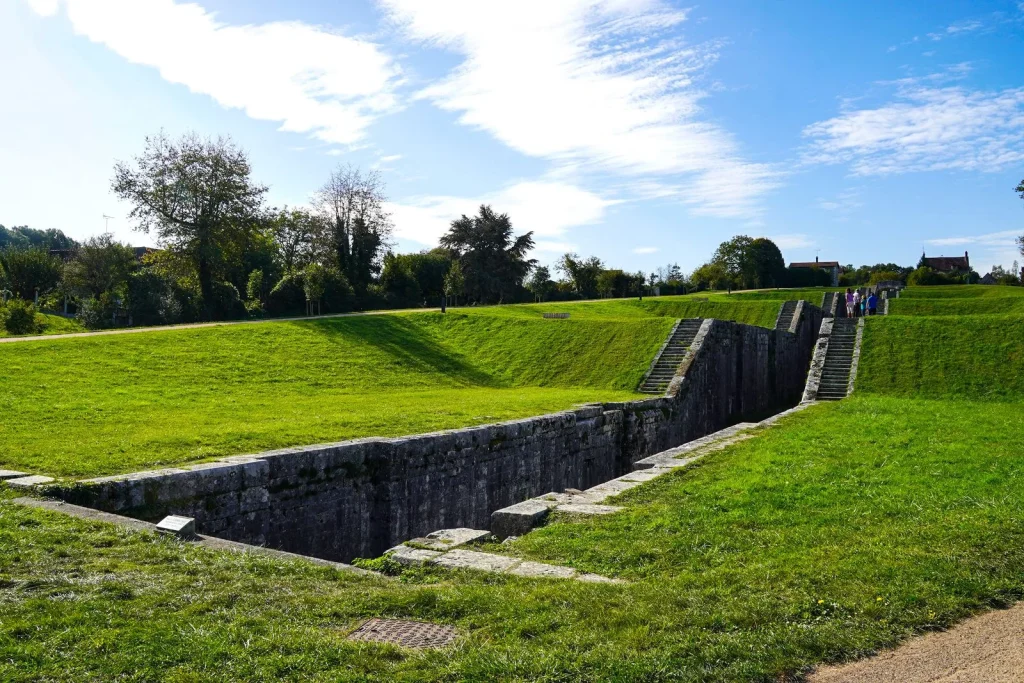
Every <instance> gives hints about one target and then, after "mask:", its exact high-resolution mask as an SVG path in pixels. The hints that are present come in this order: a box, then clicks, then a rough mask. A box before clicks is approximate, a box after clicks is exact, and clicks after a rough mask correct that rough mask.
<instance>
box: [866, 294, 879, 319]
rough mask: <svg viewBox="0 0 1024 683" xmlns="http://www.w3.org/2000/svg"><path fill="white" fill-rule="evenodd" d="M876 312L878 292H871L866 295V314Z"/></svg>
mask: <svg viewBox="0 0 1024 683" xmlns="http://www.w3.org/2000/svg"><path fill="white" fill-rule="evenodd" d="M876 313H878V294H876V293H875V292H871V296H869V297H868V315H875V314H876Z"/></svg>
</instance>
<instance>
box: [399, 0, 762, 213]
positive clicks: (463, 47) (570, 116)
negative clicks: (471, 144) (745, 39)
mask: <svg viewBox="0 0 1024 683" xmlns="http://www.w3.org/2000/svg"><path fill="white" fill-rule="evenodd" d="M381 3H382V4H383V6H384V7H385V8H386V9H387V10H388V11H389V13H390V16H391V17H392V18H393V19H394V21H395V22H396V23H397V24H398V25H400V26H401V27H403V29H404V31H405V32H406V34H407V35H408V36H410V37H411V38H412V39H413V40H417V41H420V42H422V43H424V44H426V45H429V46H437V47H441V48H443V49H446V50H449V51H451V52H454V53H457V54H460V55H462V57H463V61H462V63H461V64H460V65H459V66H458V67H457V68H455V69H454V70H453V71H452V72H451V73H450V74H449V75H448V76H447V77H446V78H444V79H443V80H441V81H440V82H438V83H435V84H432V85H430V86H429V87H427V88H425V89H424V90H423V91H422V92H421V93H420V96H421V97H424V98H427V99H429V100H430V101H432V102H434V103H435V104H436V105H437V106H439V107H441V108H442V109H445V110H447V111H452V112H457V113H458V114H459V116H460V118H459V121H460V122H461V123H462V124H464V125H466V126H470V127H473V128H476V129H480V130H483V131H486V132H488V133H489V134H491V135H492V136H494V137H495V138H496V139H497V140H499V141H500V142H502V143H503V144H505V145H507V146H509V147H510V148H512V149H515V150H517V151H519V152H521V153H523V154H526V155H529V156H532V157H537V158H543V159H548V160H551V161H552V162H554V163H555V164H556V165H570V166H574V167H576V168H578V169H582V170H583V172H587V173H592V172H595V171H599V170H600V171H602V172H605V173H612V174H615V175H619V176H627V177H633V178H635V179H637V180H639V181H650V182H653V183H656V184H660V185H662V186H664V187H669V188H671V194H672V196H674V197H675V198H677V199H678V200H680V201H682V202H684V203H686V204H687V205H689V206H690V207H691V209H692V210H693V211H694V212H695V213H702V214H709V215H715V216H728V217H749V216H751V215H754V214H756V213H757V212H758V210H759V207H760V202H761V199H762V197H763V196H764V194H765V193H766V192H768V191H769V190H771V189H772V188H773V187H775V186H776V184H777V183H778V182H779V174H778V173H777V170H776V169H774V168H772V167H769V166H767V165H764V164H759V163H752V162H750V161H747V160H745V159H744V158H743V157H742V154H741V152H740V149H739V146H738V145H737V143H736V142H735V140H734V139H733V137H732V136H731V135H730V134H729V133H728V132H727V131H726V130H724V129H723V128H721V127H720V126H718V125H716V124H713V123H710V122H708V121H707V120H705V119H704V118H703V116H702V111H701V107H700V102H701V100H703V99H704V97H705V95H706V93H705V92H704V91H703V90H702V89H701V88H700V87H699V86H698V84H697V79H699V77H700V74H701V73H702V72H703V70H704V69H706V67H707V66H708V65H709V64H710V63H712V62H713V61H714V60H715V59H716V58H717V47H716V46H715V45H702V46H696V47H695V46H688V45H685V44H683V43H682V42H681V41H680V40H679V39H678V37H676V34H677V33H678V31H677V29H678V28H679V27H680V25H681V24H682V23H683V22H684V21H685V19H686V12H685V11H679V10H676V9H672V8H669V7H667V6H665V5H663V4H661V3H660V2H658V1H657V0H641V1H639V2H626V1H625V0H561V1H559V2H550V1H549V0H523V1H522V2H517V3H489V2H478V1H476V0H432V1H431V2H422V1H421V0H381Z"/></svg>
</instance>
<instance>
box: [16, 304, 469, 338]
mask: <svg viewBox="0 0 1024 683" xmlns="http://www.w3.org/2000/svg"><path fill="white" fill-rule="evenodd" d="M440 310H441V309H440V308H400V309H395V310H385V311H363V312H361V313H329V314H327V315H317V316H313V317H308V316H307V317H300V318H263V319H261V320H225V321H222V322H216V323H189V324H186V325H155V326H153V327H124V328H120V329H116V330H99V331H98V332H70V333H68V334H40V335H36V336H32V337H0V344H15V343H18V342H37V341H51V340H53V339H71V338H73V337H102V336H104V335H107V334H135V333H138V332H165V331H167V330H191V329H194V328H196V327H221V326H224V325H259V324H262V323H281V322H288V321H292V320H323V319H325V318H352V317H356V316H361V315H390V314H392V313H431V312H437V311H440ZM450 310H452V311H456V310H458V309H455V308H452V309H450Z"/></svg>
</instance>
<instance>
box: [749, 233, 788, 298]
mask: <svg viewBox="0 0 1024 683" xmlns="http://www.w3.org/2000/svg"><path fill="white" fill-rule="evenodd" d="M749 259H750V264H751V265H750V270H751V272H752V274H753V279H752V280H751V281H750V282H749V283H748V282H745V283H744V285H745V286H750V287H753V288H764V287H781V286H782V285H783V284H785V279H786V262H785V261H784V260H783V258H782V252H781V251H780V250H779V247H778V246H777V245H776V244H775V242H772V241H771V240H770V239H768V238H766V237H758V238H757V239H755V240H753V241H752V242H751V243H750V255H749Z"/></svg>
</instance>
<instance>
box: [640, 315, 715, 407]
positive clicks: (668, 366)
mask: <svg viewBox="0 0 1024 683" xmlns="http://www.w3.org/2000/svg"><path fill="white" fill-rule="evenodd" d="M703 322H704V320H703V319H702V318H688V319H686V320H680V321H679V324H678V325H676V328H675V330H674V331H673V332H672V336H671V337H669V340H668V342H667V343H666V344H665V348H663V349H662V350H661V354H660V355H659V356H658V359H657V360H656V361H655V363H654V367H652V368H651V371H650V373H649V374H648V375H647V377H645V378H644V381H643V383H642V384H641V385H640V393H642V394H664V393H665V391H666V390H667V389H668V385H669V382H671V381H672V378H673V377H675V375H676V370H678V369H679V364H680V363H682V362H683V358H684V357H685V356H686V350H687V349H688V348H690V344H692V343H693V338H694V337H696V336H697V331H698V330H700V326H701V323H703Z"/></svg>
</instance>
